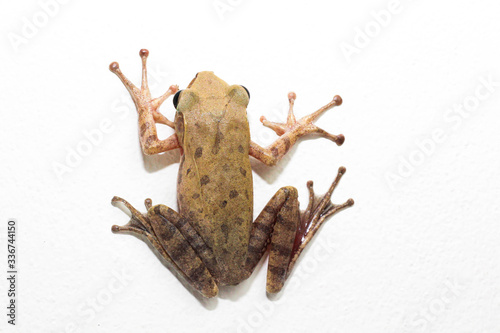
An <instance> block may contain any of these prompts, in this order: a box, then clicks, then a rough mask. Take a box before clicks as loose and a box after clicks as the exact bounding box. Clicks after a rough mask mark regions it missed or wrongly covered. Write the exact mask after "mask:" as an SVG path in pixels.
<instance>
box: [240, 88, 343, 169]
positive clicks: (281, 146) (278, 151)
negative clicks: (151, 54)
mask: <svg viewBox="0 0 500 333" xmlns="http://www.w3.org/2000/svg"><path fill="white" fill-rule="evenodd" d="M296 98H297V96H296V94H295V93H293V92H291V93H289V94H288V101H289V103H290V108H289V111H288V118H287V122H286V123H285V124H282V123H274V122H271V121H268V120H267V119H266V118H265V117H264V116H262V117H261V118H260V121H261V122H262V124H264V126H266V127H269V128H271V129H272V130H273V131H275V132H276V134H278V135H279V136H280V137H279V138H278V139H277V140H276V141H275V142H273V143H272V144H271V145H270V146H268V147H266V148H263V147H261V146H259V145H258V144H257V143H255V142H253V141H251V142H250V155H251V156H253V157H255V158H256V159H258V160H260V161H261V162H263V163H265V164H267V165H269V166H272V165H275V164H276V163H277V162H278V161H279V160H281V158H282V157H283V156H284V155H285V154H286V153H287V152H288V150H290V148H291V147H292V146H293V145H294V144H295V142H297V140H298V139H299V138H300V137H302V136H305V135H308V134H316V135H319V136H322V137H324V138H327V139H329V140H332V141H333V142H335V143H336V144H337V145H339V146H340V145H342V144H343V143H344V140H345V138H344V136H343V135H342V134H339V135H333V134H330V133H328V132H326V131H324V130H323V129H321V128H319V127H317V126H316V125H314V124H313V122H314V121H315V120H316V119H318V117H319V116H321V115H322V114H323V113H324V112H325V111H327V110H329V109H331V108H333V107H334V106H339V105H341V104H342V98H340V96H338V95H336V96H334V97H333V100H332V101H331V102H330V103H328V104H326V105H325V106H323V107H321V108H320V109H319V110H317V111H316V112H314V113H312V114H310V115H308V116H305V117H302V118H301V119H299V120H297V119H296V118H295V115H294V113H293V105H294V103H295V99H296Z"/></svg>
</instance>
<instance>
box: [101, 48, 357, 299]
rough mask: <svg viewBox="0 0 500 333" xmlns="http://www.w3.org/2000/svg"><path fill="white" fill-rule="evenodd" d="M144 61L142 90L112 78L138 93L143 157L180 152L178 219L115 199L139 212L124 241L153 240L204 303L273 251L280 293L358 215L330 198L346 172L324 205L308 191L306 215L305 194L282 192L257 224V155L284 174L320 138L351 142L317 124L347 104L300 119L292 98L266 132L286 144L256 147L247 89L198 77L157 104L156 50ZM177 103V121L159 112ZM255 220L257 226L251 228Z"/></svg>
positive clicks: (114, 67) (270, 288) (273, 275)
mask: <svg viewBox="0 0 500 333" xmlns="http://www.w3.org/2000/svg"><path fill="white" fill-rule="evenodd" d="M139 55H140V57H141V59H142V84H141V88H138V87H136V86H135V85H134V84H132V83H131V82H130V81H129V80H128V79H127V78H126V77H125V76H124V75H123V73H122V72H121V70H120V68H119V66H118V63H116V62H113V63H111V65H110V70H111V71H112V72H113V73H114V74H116V75H117V76H118V77H119V78H120V80H121V81H122V83H123V84H124V85H125V87H126V88H127V90H128V91H129V93H130V95H131V96H132V99H133V100H134V103H135V105H136V107H137V112H138V114H139V133H140V143H141V147H142V151H143V152H144V153H145V154H146V155H153V154H158V153H162V152H166V151H169V150H172V149H180V150H181V158H180V167H179V173H178V181H177V202H178V212H176V211H175V210H173V209H171V208H169V207H167V206H165V205H153V204H152V202H151V199H146V200H145V206H146V209H147V213H145V214H143V213H141V212H139V211H138V210H137V209H135V208H134V207H133V206H132V205H130V204H129V203H128V202H127V201H125V200H124V199H122V198H119V197H114V198H113V199H112V203H113V204H114V205H116V204H118V203H121V204H123V205H125V207H126V208H127V209H129V210H130V212H131V216H132V218H131V220H130V221H129V223H128V224H127V225H125V226H117V225H114V226H113V227H112V231H113V232H115V233H132V234H136V235H138V236H140V237H141V238H143V239H145V240H147V241H149V242H150V243H151V244H152V246H153V247H154V248H155V249H156V250H157V251H158V253H159V254H160V255H161V256H162V257H163V258H165V259H166V260H167V261H168V262H170V263H171V264H172V266H173V267H174V268H175V269H176V270H177V271H178V272H180V273H181V275H182V276H184V277H185V278H186V281H187V282H188V283H189V284H190V285H191V286H192V287H193V288H194V289H196V290H197V291H198V292H200V293H201V294H202V295H203V296H205V297H214V296H216V295H217V294H218V288H219V286H223V285H236V284H238V283H240V282H241V281H243V280H245V279H246V278H248V277H249V276H250V275H251V273H252V271H253V270H254V268H255V267H256V265H257V264H258V262H259V261H260V260H261V258H262V257H263V255H264V253H265V252H266V250H267V249H268V248H270V254H269V264H268V270H267V282H266V283H267V285H266V290H267V292H268V293H271V294H272V293H277V292H279V291H280V290H281V289H282V287H283V285H284V283H285V280H286V279H287V278H288V276H289V275H290V272H291V271H292V268H293V266H294V264H295V262H296V261H297V258H298V257H299V256H300V254H301V252H302V250H303V249H304V247H305V246H306V245H307V244H308V243H309V242H310V240H311V239H312V238H313V236H314V235H315V233H316V231H317V230H318V228H319V227H320V225H321V224H322V223H323V222H324V221H325V219H326V218H327V217H329V216H331V215H333V214H335V213H337V212H338V211H340V210H342V209H343V208H346V207H349V206H352V205H353V204H354V201H353V200H352V199H349V200H347V201H346V202H345V203H343V204H339V205H335V204H333V203H332V202H331V201H330V197H331V195H332V193H333V191H334V189H335V187H336V186H337V184H338V182H339V181H340V178H341V177H342V175H343V174H344V173H345V170H346V169H345V168H344V167H340V168H339V170H338V173H337V176H336V178H335V180H334V181H333V183H332V185H331V186H330V188H329V190H328V191H327V192H326V194H324V195H323V196H315V194H314V190H313V183H312V182H311V181H309V182H308V183H307V186H308V189H309V204H308V206H307V208H306V210H305V211H302V212H301V211H300V210H299V201H298V195H297V190H296V189H295V188H294V187H291V186H287V187H283V188H281V189H279V190H278V192H276V194H275V195H274V196H273V197H272V198H271V199H270V200H269V202H268V204H267V205H266V206H265V207H264V209H263V210H262V212H261V213H260V214H259V216H258V217H257V218H256V220H255V221H253V218H252V213H253V184H252V169H251V165H250V156H252V157H254V158H256V159H258V160H259V161H261V162H263V163H265V164H266V165H269V166H272V165H275V164H276V163H277V162H278V161H279V160H280V159H281V158H282V157H283V156H284V155H285V154H286V153H287V152H288V150H289V149H290V147H292V146H293V145H294V144H295V143H296V141H297V140H298V139H299V138H300V137H302V136H305V135H308V134H316V135H317V136H321V137H324V138H327V139H330V140H331V141H333V142H335V143H336V144H337V145H339V146H340V145H342V143H343V142H344V136H343V135H332V134H329V133H327V132H326V131H324V130H322V129H320V128H318V127H317V126H316V125H314V124H313V121H314V120H315V119H317V118H318V117H319V116H320V115H321V114H323V113H324V112H325V111H327V110H329V109H331V108H332V107H334V106H339V105H340V104H341V103H342V99H341V98H340V96H338V95H337V96H335V97H333V99H332V101H331V102H329V103H328V104H326V105H325V106H323V107H321V108H320V109H319V110H317V111H316V112H314V113H312V114H310V115H308V116H305V117H303V118H301V119H298V120H297V119H296V118H295V116H294V113H293V105H294V101H295V99H296V95H295V93H289V94H288V100H289V104H290V108H289V113H288V118H287V121H286V123H274V122H270V121H268V120H267V119H266V118H265V117H261V122H262V123H263V124H264V126H267V127H269V128H271V129H273V130H274V131H275V132H276V133H277V134H278V135H279V138H278V139H277V140H276V141H275V142H274V143H272V144H271V145H270V146H269V147H267V148H263V147H261V146H260V145H258V144H257V143H255V142H253V141H252V140H251V139H250V130H249V125H248V120H247V113H246V107H247V105H248V102H249V99H250V94H249V92H248V90H247V89H246V88H244V87H243V86H240V85H228V84H227V83H226V82H224V81H223V80H221V79H220V78H218V77H217V76H215V75H214V74H213V73H212V72H199V73H198V74H197V75H196V77H195V78H194V79H193V80H192V81H191V83H190V84H189V85H188V86H187V88H186V89H184V90H181V91H179V88H178V87H177V86H175V85H173V86H170V88H169V89H168V90H167V92H166V93H165V94H163V95H162V96H160V97H158V98H152V97H151V94H150V91H149V88H148V81H147V66H146V60H147V58H148V55H149V51H148V50H145V49H142V50H141V51H140V52H139ZM172 95H174V97H173V103H174V106H175V109H176V110H177V111H176V113H175V119H174V121H173V122H172V121H170V120H169V119H167V118H166V117H165V116H163V115H162V114H161V113H160V112H159V110H158V108H159V107H160V105H161V104H162V103H163V102H164V101H165V100H166V99H167V98H168V97H170V96H172ZM157 123H160V124H164V125H167V126H170V127H172V128H173V129H174V130H175V133H174V134H172V135H171V136H170V137H168V138H167V139H165V140H160V139H158V136H157V130H156V124H157ZM252 221H253V222H252Z"/></svg>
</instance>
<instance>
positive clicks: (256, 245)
mask: <svg viewBox="0 0 500 333" xmlns="http://www.w3.org/2000/svg"><path fill="white" fill-rule="evenodd" d="M297 197H298V194H297V189H296V188H295V187H291V186H289V187H283V188H281V189H280V190H278V192H277V193H276V194H275V195H274V196H273V197H272V198H271V200H269V202H268V204H267V205H266V207H265V208H264V209H263V210H262V212H261V213H260V215H259V216H258V217H257V219H256V220H255V222H254V223H253V225H252V231H251V236H250V243H249V248H248V258H247V262H246V269H247V271H249V272H252V271H253V269H254V268H255V266H256V265H257V263H258V262H259V260H260V259H261V258H262V255H263V254H264V252H265V250H266V248H267V245H268V244H269V243H271V252H270V254H269V264H268V270H267V292H269V293H276V292H278V291H280V290H281V288H282V287H283V284H284V283H285V280H286V277H287V271H288V267H289V263H290V259H291V256H292V250H293V244H294V241H295V235H296V234H297V228H298V226H299V221H300V213H299V201H298V198H297Z"/></svg>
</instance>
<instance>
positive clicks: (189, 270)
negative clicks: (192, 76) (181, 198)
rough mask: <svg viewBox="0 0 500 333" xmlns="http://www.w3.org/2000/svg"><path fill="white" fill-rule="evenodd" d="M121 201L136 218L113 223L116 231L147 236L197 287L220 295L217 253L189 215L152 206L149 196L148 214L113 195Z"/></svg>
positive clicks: (208, 293) (191, 283)
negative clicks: (214, 253)
mask: <svg viewBox="0 0 500 333" xmlns="http://www.w3.org/2000/svg"><path fill="white" fill-rule="evenodd" d="M118 202H121V203H123V204H124V205H125V206H126V207H127V208H128V209H129V210H130V212H131V214H132V219H131V220H130V222H129V223H128V224H127V225H125V226H116V225H115V226H113V228H112V230H113V232H115V233H123V232H129V233H134V234H137V235H142V236H145V237H146V238H147V239H148V240H149V242H150V243H151V244H152V245H153V246H154V247H155V248H156V250H158V252H159V253H160V255H161V256H162V257H163V258H165V259H166V260H167V261H168V262H170V263H171V264H172V265H173V267H175V269H176V270H177V271H178V272H180V273H181V274H182V275H183V276H184V277H185V278H186V281H187V282H188V283H189V284H190V285H191V286H192V287H193V288H195V289H196V290H197V291H199V292H200V293H201V294H202V295H203V296H205V297H214V296H217V293H218V287H217V283H216V279H215V278H214V276H215V272H216V269H217V267H216V265H215V258H214V257H213V253H212V252H211V250H210V249H209V248H208V247H207V245H206V244H205V242H204V241H203V240H202V239H201V236H199V234H198V233H196V231H195V230H194V229H193V228H192V227H191V225H190V224H189V222H188V221H187V220H186V219H185V218H183V217H182V216H180V215H179V214H178V213H177V212H175V211H174V210H172V209H170V208H168V207H167V206H164V205H156V206H154V207H151V206H152V205H151V200H149V199H147V200H146V207H147V208H148V213H147V215H144V214H142V213H140V212H139V211H138V210H136V209H135V208H134V207H132V205H130V204H129V203H128V202H127V201H125V200H124V199H121V198H118V197H115V198H113V201H112V203H113V204H115V203H118ZM209 267H210V268H211V271H210V270H209Z"/></svg>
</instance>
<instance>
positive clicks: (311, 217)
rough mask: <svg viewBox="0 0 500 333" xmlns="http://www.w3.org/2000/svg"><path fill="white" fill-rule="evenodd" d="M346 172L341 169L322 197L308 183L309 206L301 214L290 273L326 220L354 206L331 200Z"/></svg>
mask: <svg viewBox="0 0 500 333" xmlns="http://www.w3.org/2000/svg"><path fill="white" fill-rule="evenodd" d="M345 172H346V168H345V167H343V166H342V167H340V168H339V171H338V173H337V177H336V178H335V180H334V181H333V183H332V185H331V186H330V188H329V189H328V191H327V192H326V193H325V194H324V195H322V196H316V195H315V194H314V189H313V182H312V181H311V180H310V181H308V182H307V188H308V189H309V204H308V205H307V208H306V210H305V211H303V212H301V214H300V225H299V228H298V230H297V234H296V236H295V243H294V246H293V251H292V259H291V261H290V266H289V271H288V273H289V272H290V271H291V269H292V268H293V265H294V264H295V262H296V261H297V258H298V257H299V256H300V254H301V252H302V251H303V250H304V248H305V247H306V246H307V244H308V243H309V242H310V241H311V239H312V238H313V237H314V235H315V234H316V232H317V231H318V229H319V227H320V226H321V224H322V223H323V222H324V221H325V220H326V218H328V217H329V216H332V215H334V214H335V213H337V212H339V211H341V210H342V209H344V208H347V207H350V206H352V205H354V200H353V199H348V200H347V201H346V202H344V203H342V204H340V205H335V204H333V203H332V201H331V200H330V198H331V196H332V194H333V191H334V190H335V188H336V187H337V185H338V183H339V181H340V179H341V178H342V176H343V175H344V173H345Z"/></svg>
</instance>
